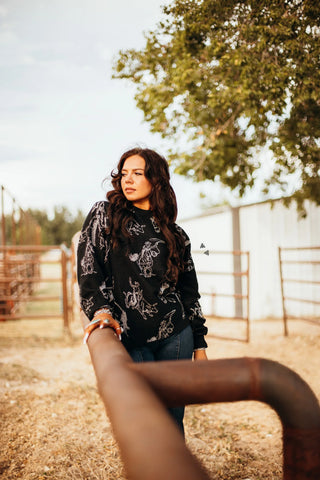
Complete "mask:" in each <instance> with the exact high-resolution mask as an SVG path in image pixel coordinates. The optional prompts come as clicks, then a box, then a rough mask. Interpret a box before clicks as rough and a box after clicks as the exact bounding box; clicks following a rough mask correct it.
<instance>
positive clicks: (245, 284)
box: [192, 250, 250, 342]
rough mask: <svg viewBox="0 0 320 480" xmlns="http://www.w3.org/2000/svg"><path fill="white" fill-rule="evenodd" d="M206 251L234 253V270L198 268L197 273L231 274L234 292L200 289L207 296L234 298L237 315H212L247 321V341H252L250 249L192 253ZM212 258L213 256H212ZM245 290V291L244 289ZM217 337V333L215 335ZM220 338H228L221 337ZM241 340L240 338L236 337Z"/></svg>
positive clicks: (208, 253) (222, 253)
mask: <svg viewBox="0 0 320 480" xmlns="http://www.w3.org/2000/svg"><path fill="white" fill-rule="evenodd" d="M204 253H206V254H207V255H208V256H209V255H212V256H213V255H219V256H221V255H223V256H225V255H227V256H230V255H232V257H233V262H232V264H233V270H232V271H221V270H220V271H217V270H212V269H210V270H202V269H201V270H200V269H197V275H198V276H199V277H200V276H215V277H225V276H229V277H230V276H231V277H233V279H234V286H233V292H234V293H230V292H215V293H212V292H207V291H202V290H201V291H200V294H201V296H207V297H211V298H216V297H224V298H229V299H234V302H235V315H234V316H226V315H216V314H213V315H212V316H213V317H215V318H219V319H225V320H237V321H244V322H245V328H246V330H245V341H246V342H249V341H250V320H249V310H250V308H249V302H250V298H249V292H250V278H249V272H250V253H249V252H248V251H241V250H234V251H224V250H221V251H219V250H207V251H206V252H204V251H203V250H192V255H198V254H201V255H203V254H204ZM211 258H212V257H211ZM243 263H245V267H244V268H243V266H242V265H243ZM243 290H244V291H243ZM213 336H215V337H217V336H216V335H213ZM219 338H226V337H221V336H219ZM236 340H240V339H236Z"/></svg>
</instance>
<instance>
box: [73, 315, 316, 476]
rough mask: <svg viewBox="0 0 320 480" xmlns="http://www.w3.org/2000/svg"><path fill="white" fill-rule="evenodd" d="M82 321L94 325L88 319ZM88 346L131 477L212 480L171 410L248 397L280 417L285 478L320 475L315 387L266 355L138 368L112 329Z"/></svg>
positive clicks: (148, 364)
mask: <svg viewBox="0 0 320 480" xmlns="http://www.w3.org/2000/svg"><path fill="white" fill-rule="evenodd" d="M82 322H83V324H86V323H88V319H87V318H86V317H85V315H84V314H82ZM88 348H89V352H90V355H91V360H92V363H93V367H94V370H95V374H96V378H97V383H98V388H99V392H100V395H101V397H102V400H103V402H104V405H105V407H106V410H107V412H108V416H109V419H110V421H111V424H112V427H113V431H114V434H115V437H116V439H117V441H118V444H119V447H120V452H121V455H122V459H123V461H124V465H125V469H126V473H127V475H128V478H130V479H131V480H149V479H150V478H152V479H153V480H160V479H163V478H167V477H168V472H170V478H175V479H184V480H208V479H209V475H208V474H207V472H205V471H204V470H203V469H202V468H201V467H200V465H199V463H198V461H197V459H196V458H195V457H194V456H192V455H191V453H190V451H189V450H188V449H187V447H186V445H185V443H184V439H183V436H182V435H181V433H180V431H178V429H177V427H176V425H175V424H174V422H173V421H172V420H171V418H170V417H169V415H168V413H167V412H166V410H165V407H164V405H166V406H167V407H174V406H179V405H189V404H201V403H209V402H236V401H242V400H257V401H260V402H264V403H266V404H268V405H269V406H270V407H272V408H273V410H274V411H275V412H276V413H277V414H278V416H279V418H280V420H281V423H282V429H283V479H284V480H307V479H308V480H318V479H319V478H320V406H319V402H318V400H317V398H316V396H315V395H314V393H313V391H312V390H311V389H310V387H309V386H308V384H306V383H305V382H304V380H303V379H302V378H301V377H300V376H298V375H297V374H296V373H295V372H294V371H292V370H290V369H289V368H287V367H285V366H284V365H282V364H279V363H277V362H273V361H271V360H267V359H263V358H232V359H222V360H209V361H206V362H201V361H198V362H192V361H188V360H180V361H167V362H146V363H133V361H132V360H131V358H130V357H129V355H128V353H127V352H126V350H125V348H124V347H123V345H122V344H121V343H120V342H119V341H118V339H117V337H116V336H115V335H114V333H113V331H112V330H111V329H110V328H106V329H103V330H101V329H98V330H97V331H96V332H95V334H94V335H92V336H90V337H89V339H88ZM128 391H130V395H128ZM293 398H294V402H293V401H292V399H293ZM132 412H134V415H133V414H132ZM151 426H152V427H151ZM137 432H139V434H138V435H137ZM146 452H147V454H146Z"/></svg>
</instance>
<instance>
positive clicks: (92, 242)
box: [77, 202, 112, 320]
mask: <svg viewBox="0 0 320 480" xmlns="http://www.w3.org/2000/svg"><path fill="white" fill-rule="evenodd" d="M107 205H108V204H107V202H97V203H95V204H94V206H93V207H92V209H91V210H90V212H89V214H88V216H87V218H86V220H85V222H84V224H83V227H82V230H81V234H80V238H79V244H78V252H77V257H78V258H77V276H78V283H79V290H80V305H81V308H82V309H83V311H84V313H85V314H86V315H87V317H88V318H89V320H92V318H93V315H94V312H95V311H96V310H98V309H100V308H102V307H105V308H109V309H110V312H111V313H112V308H111V305H110V300H111V299H112V271H111V265H110V259H109V252H110V243H109V240H108V237H107V232H106V228H107V226H108V216H107Z"/></svg>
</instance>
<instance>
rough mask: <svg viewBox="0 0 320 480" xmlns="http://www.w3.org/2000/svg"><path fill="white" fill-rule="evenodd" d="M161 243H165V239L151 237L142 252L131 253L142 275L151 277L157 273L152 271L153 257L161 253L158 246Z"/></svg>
mask: <svg viewBox="0 0 320 480" xmlns="http://www.w3.org/2000/svg"><path fill="white" fill-rule="evenodd" d="M159 243H165V242H164V241H163V240H159V239H158V238H150V240H147V241H146V242H145V243H144V245H143V247H142V249H141V252H140V253H130V254H129V258H130V260H131V261H132V262H137V264H138V266H139V268H140V270H141V275H143V276H144V277H145V278H150V277H152V276H154V275H155V274H154V273H152V269H153V259H154V258H155V257H157V256H158V255H159V254H160V249H159V247H158V245H159Z"/></svg>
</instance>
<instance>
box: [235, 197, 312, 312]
mask: <svg viewBox="0 0 320 480" xmlns="http://www.w3.org/2000/svg"><path fill="white" fill-rule="evenodd" d="M306 209H307V217H306V218H304V219H299V218H298V213H297V209H296V205H295V203H292V205H290V207H289V208H286V207H285V206H284V205H283V204H282V202H281V201H279V200H278V201H275V202H274V203H273V208H272V203H271V202H264V203H258V204H254V205H248V206H245V207H241V208H240V235H241V248H242V249H244V250H249V251H250V317H251V318H252V319H259V318H266V317H269V316H271V317H281V316H282V304H281V287H280V273H279V258H278V247H279V246H280V247H309V246H316V245H319V243H320V208H319V207H316V206H315V205H314V204H311V203H310V202H307V203H306ZM294 255H295V258H294V259H298V260H299V259H300V260H302V259H307V260H311V259H312V258H314V256H315V255H317V256H318V257H319V255H318V253H316V252H312V251H309V252H308V253H307V254H306V252H305V251H298V252H295V253H294ZM290 256H291V259H293V252H290ZM288 259H290V258H289V256H288ZM317 259H318V258H317ZM288 267H289V268H287V269H286V271H285V272H284V274H285V276H287V277H290V278H296V279H303V278H314V279H315V277H316V276H317V277H318V279H319V278H320V275H319V273H320V272H319V265H318V266H315V267H310V265H309V266H306V265H303V264H301V265H299V264H298V265H297V264H295V265H294V264H292V265H288ZM317 268H318V272H316V269H317ZM285 289H286V292H285V294H286V296H292V297H299V298H309V299H313V300H316V296H318V300H319V285H318V286H310V285H307V284H304V285H300V284H298V283H291V284H290V283H287V284H286V285H285ZM317 290H318V292H317ZM290 307H291V308H290ZM290 307H289V311H290V310H291V311H290V313H291V314H293V315H298V316H299V315H306V316H309V315H316V314H317V313H318V314H319V308H318V309H317V308H316V306H315V305H312V304H308V303H303V302H294V303H293V302H292V305H290ZM316 310H318V312H316Z"/></svg>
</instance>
